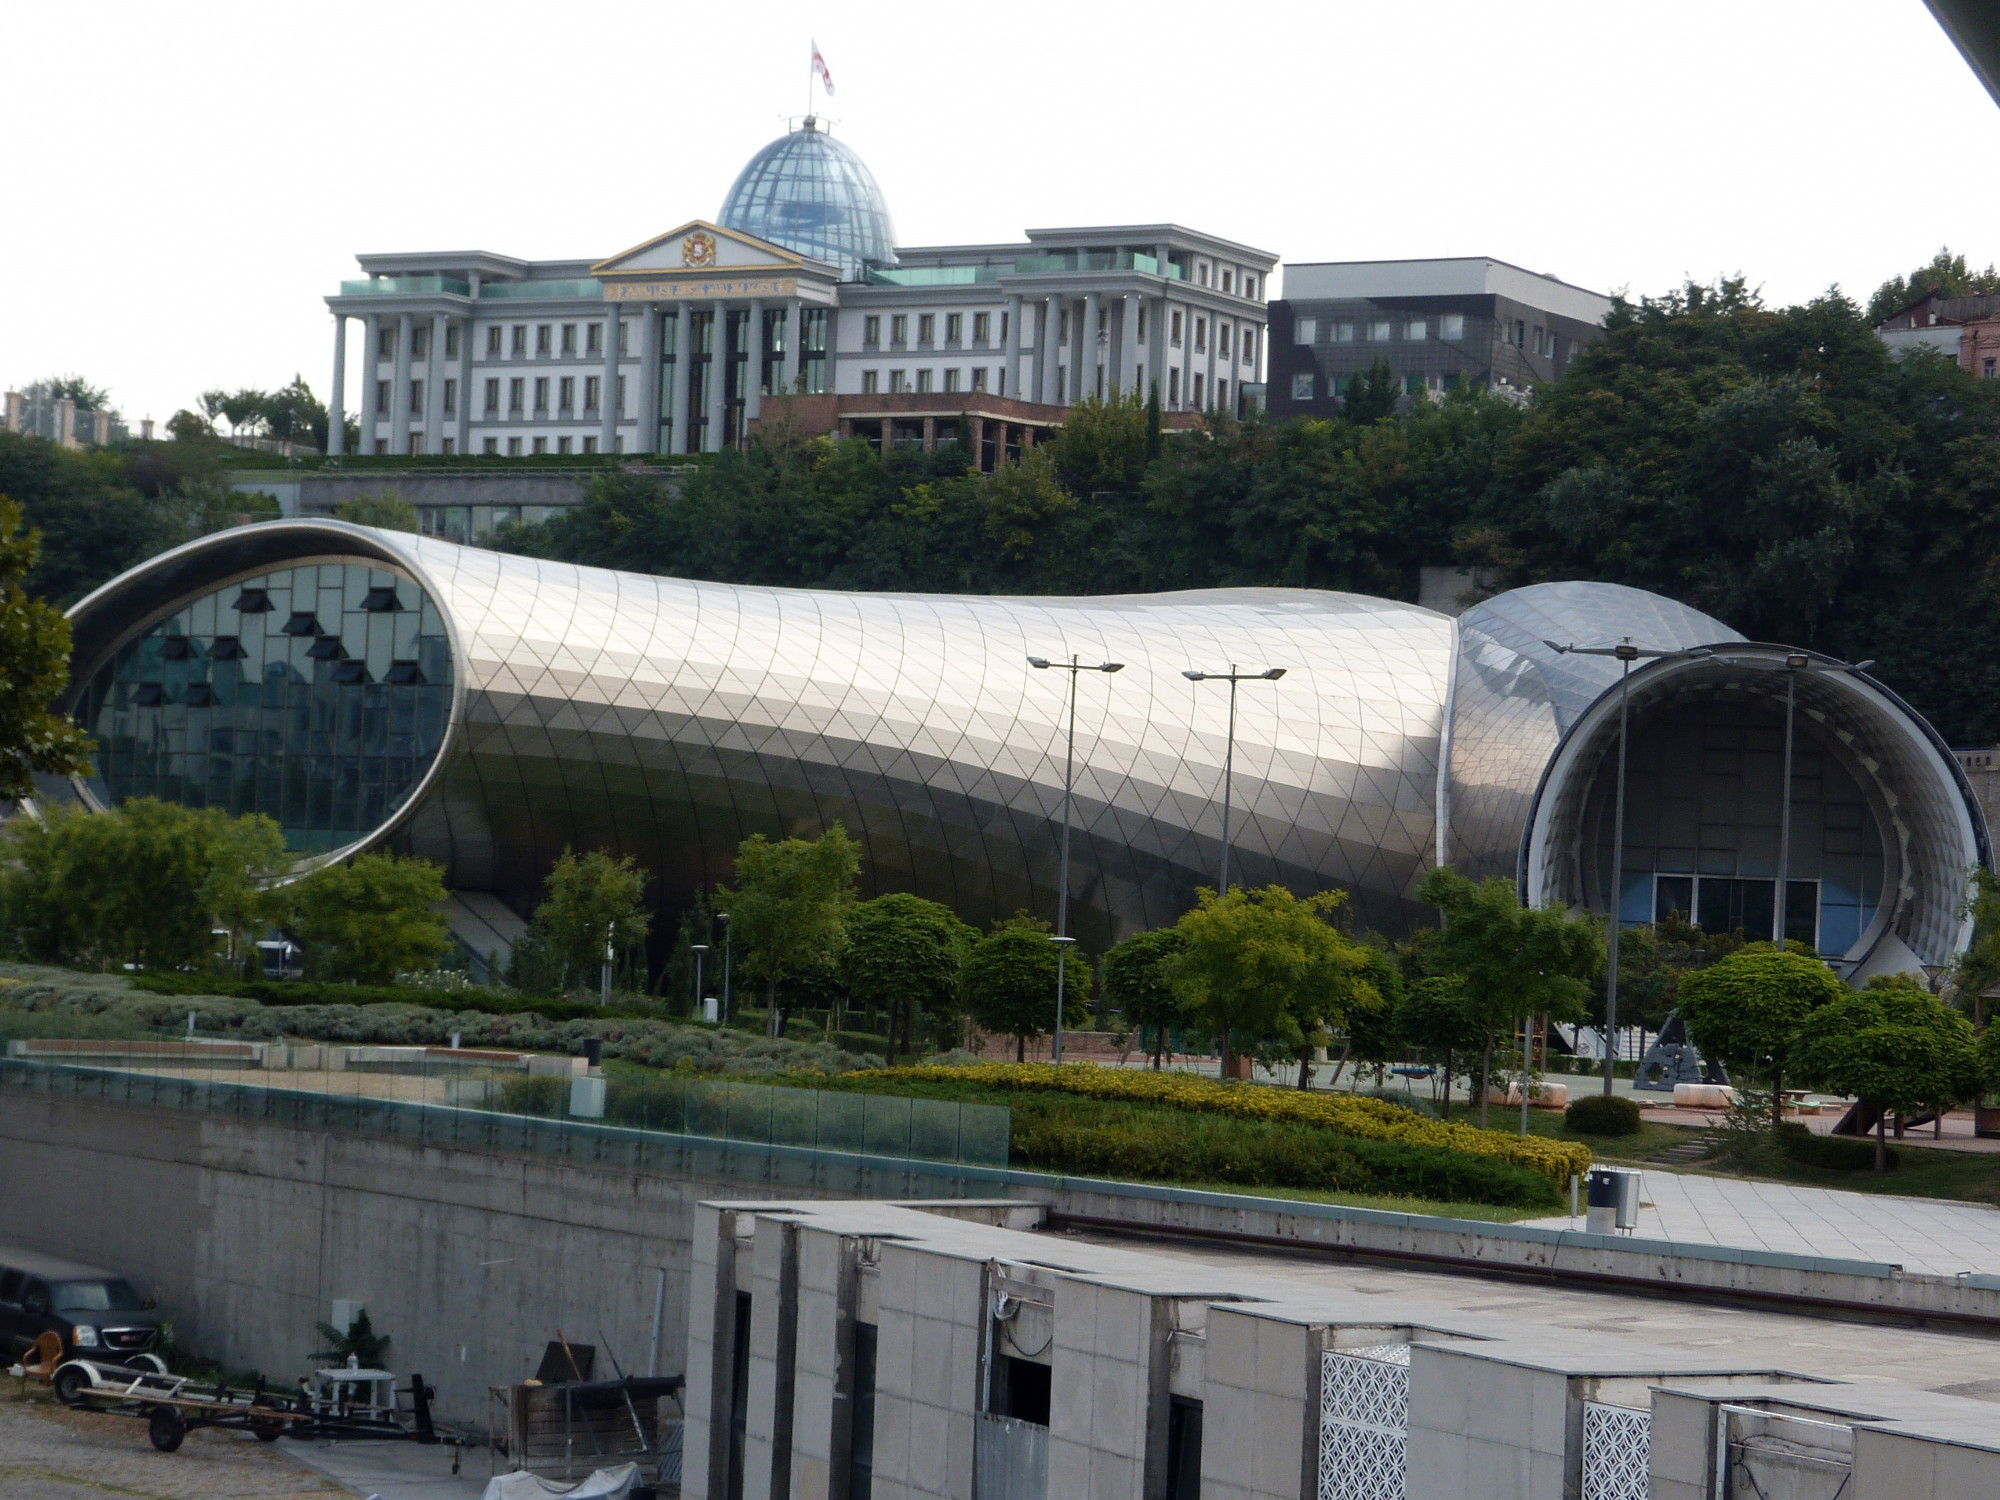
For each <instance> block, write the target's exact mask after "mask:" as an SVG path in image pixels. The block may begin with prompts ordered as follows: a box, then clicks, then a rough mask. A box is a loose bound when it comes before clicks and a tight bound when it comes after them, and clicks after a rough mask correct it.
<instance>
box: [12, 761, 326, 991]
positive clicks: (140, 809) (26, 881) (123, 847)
mask: <svg viewBox="0 0 2000 1500" xmlns="http://www.w3.org/2000/svg"><path fill="white" fill-rule="evenodd" d="M5 837H6V845H7V852H8V854H9V856H10V858H9V860H8V865H9V868H8V870H7V874H6V879H5V883H4V891H5V905H6V915H7V926H8V928H9V929H10V933H11V938H12V941H13V942H15V943H18V944H19V945H20V947H21V948H22V949H23V950H24V951H26V952H28V953H31V954H33V955H34V956H36V957H38V958H43V959H49V960H54V961H57V962H62V961H74V960H84V961H89V962H96V963H101V964H106V965H109V964H111V963H114V962H130V963H136V964H142V965H144V966H146V967H148V968H164V969H173V968H186V967H191V966H194V965H197V964H200V963H203V962H205V961H206V960H208V959H209V958H210V957H212V956H213V955H214V952H215V937H214V931H215V928H216V927H217V925H221V926H223V927H226V928H227V929H228V930H229V931H230V933H231V935H232V943H234V942H238V941H240V940H241V938H242V937H243V935H244V934H245V933H247V932H248V931H249V930H250V929H251V928H253V927H256V926H259V925H261V924H262V923H263V922H264V921H266V920H268V919H269V918H270V916H271V914H272V907H271V905H270V898H269V895H268V892H269V887H270V885H271V883H272V882H273V881H275V880H276V879H277V878H278V877H279V876H281V875H282V874H283V873H284V872H285V871H286V870H287V869H289V868H290V866H291V858H290V855H289V854H288V852H287V851H286V850H285V847H284V838H283V835H282V834H281V833H280V832H279V831H278V828H277V825H276V824H274V823H272V822H271V821H270V820H269V819H268V818H263V817H260V816H257V815H254V814H246V815H244V816H243V817H239V818H232V817H230V816H229V815H228V814H227V813H225V812H223V811H221V810H220V809H219V808H191V807H183V806H181V805H180V804H179V803H175V802H162V801H159V800H158V799H156V798H152V797H135V798H133V799H132V800H131V801H129V802H125V803H123V804H121V805H120V806H118V807H116V808H113V809H112V810H111V811H109V812H104V813H86V812H83V811H81V810H80V809H77V808H73V807H65V806H61V805H56V806H50V807H47V808H44V809H43V810H42V814H41V816H40V817H39V818H27V817H23V818H17V819H15V820H13V821H12V822H11V823H9V824H8V825H7V828H6V835H5Z"/></svg>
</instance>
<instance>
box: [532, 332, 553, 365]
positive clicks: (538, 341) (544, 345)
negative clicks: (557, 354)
mask: <svg viewBox="0 0 2000 1500" xmlns="http://www.w3.org/2000/svg"><path fill="white" fill-rule="evenodd" d="M551 327H552V325H551V324H548V323H537V324H536V325H535V353H536V354H537V355H538V356H540V357H541V358H543V359H547V358H548V355H549V336H550V329H551Z"/></svg>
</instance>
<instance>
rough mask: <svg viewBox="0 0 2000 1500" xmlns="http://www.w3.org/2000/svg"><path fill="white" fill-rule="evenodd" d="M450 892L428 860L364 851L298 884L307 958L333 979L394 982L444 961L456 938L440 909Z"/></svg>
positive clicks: (295, 907)
mask: <svg viewBox="0 0 2000 1500" xmlns="http://www.w3.org/2000/svg"><path fill="white" fill-rule="evenodd" d="M448 894H449V892H447V891H446V890H445V888H444V880H443V877H442V875H441V873H440V872H439V870H438V867H437V866H436V865H434V864H432V863H430V862H429V861H428V860H422V859H397V858H396V857H395V856H394V855H390V854H361V855H357V856H356V857H355V858H353V859H350V860H347V861H345V862H344V863H341V864H337V865H325V866H322V867H321V868H320V869H317V870H315V871H313V873H312V874H310V875H308V876H307V877H306V878H305V879H304V880H301V881H300V882H299V883H298V884H297V885H295V886H293V887H292V888H291V926H292V928H293V930H294V931H295V932H297V934H298V935H299V937H300V938H301V939H302V940H303V941H304V943H305V946H306V962H307V963H308V964H309V965H310V966H311V967H312V968H314V969H315V970H317V971H318V972H319V973H321V974H323V975H324V976H325V977H326V978H328V979H351V980H354V981H355V982H357V983H360V984H387V983H389V982H390V981H392V980H393V979H394V978H395V977H396V976H397V975H398V974H400V973H404V972H406V971H408V970H411V969H421V968H423V967H424V966H426V965H427V964H433V963H435V962H437V960H438V958H439V957H440V955H442V954H443V953H444V951H445V949H446V948H447V947H448V946H449V945H450V942H451V931H450V929H449V928H448V927H446V925H445V921H444V918H443V917H441V916H439V915H438V914H437V912H436V910H435V908H436V907H438V906H440V905H442V904H443V902H444V900H445V898H446V896H447V895H448Z"/></svg>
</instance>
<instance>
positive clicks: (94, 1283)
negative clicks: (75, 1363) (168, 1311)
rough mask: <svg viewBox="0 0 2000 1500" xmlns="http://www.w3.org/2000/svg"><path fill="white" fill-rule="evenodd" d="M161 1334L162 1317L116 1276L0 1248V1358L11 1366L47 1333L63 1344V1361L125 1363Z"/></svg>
mask: <svg viewBox="0 0 2000 1500" xmlns="http://www.w3.org/2000/svg"><path fill="white" fill-rule="evenodd" d="M159 1329H160V1317H159V1314H158V1313H156V1312H154V1311H153V1310H152V1309H151V1308H150V1307H149V1306H148V1305H147V1303H146V1302H145V1300H143V1299H142V1298H141V1297H140V1296H139V1294H138V1292H136V1291H134V1290H133V1288H132V1283H131V1282H129V1281H127V1280H126V1279H125V1278H124V1277H122V1276H120V1275H119V1274H118V1273H117V1272H116V1271H106V1270H104V1269H102V1268H100V1267H97V1266H86V1265H79V1264H77V1263H76V1262H75V1261H67V1260H57V1259H55V1258H54V1257H53V1256H47V1255H35V1254H33V1253H31V1252H29V1251H26V1250H16V1249H14V1248H13V1247H12V1246H9V1245H0V1353H4V1354H5V1355H6V1357H7V1362H8V1363H11V1362H13V1361H14V1360H16V1359H19V1358H20V1357H21V1355H22V1354H23V1353H25V1352H26V1351H27V1350H29V1349H31V1348H33V1347H34V1343H35V1340H36V1339H38V1338H40V1337H41V1336H42V1334H43V1333H44V1332H48V1331H53V1332H54V1333H56V1334H57V1335H58V1336H59V1337H60V1338H61V1339H62V1341H63V1358H64V1359H71V1358H77V1357H81V1358H84V1359H102V1360H108V1361H113V1362H116V1361H122V1360H126V1359H129V1358H131V1357H132V1356H133V1355H135V1354H138V1353H139V1352H140V1351H142V1350H144V1349H146V1348H148V1347H149V1346H150V1345H151V1344H152V1342H153V1338H154V1336H155V1335H156V1334H157V1333H158V1332H159Z"/></svg>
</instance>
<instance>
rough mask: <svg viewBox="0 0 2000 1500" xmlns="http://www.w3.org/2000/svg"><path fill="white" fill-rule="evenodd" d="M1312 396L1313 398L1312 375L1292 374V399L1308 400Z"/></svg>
mask: <svg viewBox="0 0 2000 1500" xmlns="http://www.w3.org/2000/svg"><path fill="white" fill-rule="evenodd" d="M1312 398H1313V378H1312V376H1310V375H1294V376H1293V377H1292V399H1293V400H1294V401H1310V400H1312Z"/></svg>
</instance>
